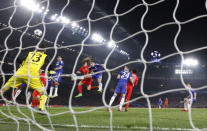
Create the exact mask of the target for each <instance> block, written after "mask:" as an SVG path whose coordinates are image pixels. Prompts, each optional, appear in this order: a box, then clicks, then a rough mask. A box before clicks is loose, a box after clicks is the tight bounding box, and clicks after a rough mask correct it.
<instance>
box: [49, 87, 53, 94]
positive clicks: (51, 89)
mask: <svg viewBox="0 0 207 131" xmlns="http://www.w3.org/2000/svg"><path fill="white" fill-rule="evenodd" d="M53 89H54V87H52V86H51V87H50V94H49V96H52V93H53Z"/></svg>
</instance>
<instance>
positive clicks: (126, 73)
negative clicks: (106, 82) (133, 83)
mask: <svg viewBox="0 0 207 131" xmlns="http://www.w3.org/2000/svg"><path fill="white" fill-rule="evenodd" d="M119 75H120V79H119V83H125V84H127V82H128V80H129V78H130V77H132V73H130V72H129V71H125V70H123V71H121V72H120V73H119Z"/></svg>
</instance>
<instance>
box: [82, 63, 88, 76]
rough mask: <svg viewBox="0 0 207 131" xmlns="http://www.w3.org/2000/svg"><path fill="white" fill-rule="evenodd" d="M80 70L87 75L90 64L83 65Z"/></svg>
mask: <svg viewBox="0 0 207 131" xmlns="http://www.w3.org/2000/svg"><path fill="white" fill-rule="evenodd" d="M80 72H82V73H83V74H84V75H87V74H88V72H89V66H88V65H87V66H82V67H81V68H80Z"/></svg>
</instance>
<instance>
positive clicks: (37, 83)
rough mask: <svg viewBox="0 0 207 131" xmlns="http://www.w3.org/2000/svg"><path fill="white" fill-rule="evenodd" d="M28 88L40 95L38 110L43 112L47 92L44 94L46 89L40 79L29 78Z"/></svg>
mask: <svg viewBox="0 0 207 131" xmlns="http://www.w3.org/2000/svg"><path fill="white" fill-rule="evenodd" d="M29 87H31V88H32V89H34V90H36V91H37V92H39V93H40V94H41V96H40V104H39V109H40V110H41V111H44V110H45V103H46V102H47V92H46V89H45V87H44V85H43V84H42V82H41V80H40V78H35V77H34V78H30V83H29Z"/></svg>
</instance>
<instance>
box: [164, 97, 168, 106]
mask: <svg viewBox="0 0 207 131" xmlns="http://www.w3.org/2000/svg"><path fill="white" fill-rule="evenodd" d="M164 107H165V108H168V98H167V97H166V98H165V104H164Z"/></svg>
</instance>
